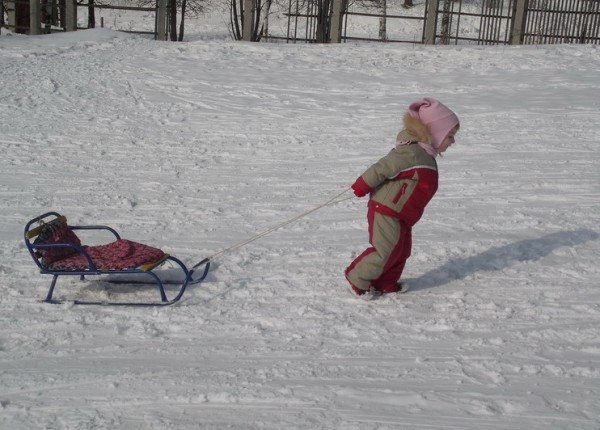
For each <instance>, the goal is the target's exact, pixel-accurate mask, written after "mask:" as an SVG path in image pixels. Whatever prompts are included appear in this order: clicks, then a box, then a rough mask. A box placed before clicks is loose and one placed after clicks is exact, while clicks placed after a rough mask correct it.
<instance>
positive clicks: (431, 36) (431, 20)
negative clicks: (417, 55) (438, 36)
mask: <svg viewBox="0 0 600 430" xmlns="http://www.w3.org/2000/svg"><path fill="white" fill-rule="evenodd" d="M438 4H439V0H427V15H426V16H425V37H424V40H423V42H424V43H425V44H427V45H434V44H435V32H436V29H437V12H438Z"/></svg>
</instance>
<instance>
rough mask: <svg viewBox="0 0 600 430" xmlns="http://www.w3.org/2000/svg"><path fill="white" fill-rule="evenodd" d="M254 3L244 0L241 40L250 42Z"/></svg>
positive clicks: (250, 0)
mask: <svg viewBox="0 0 600 430" xmlns="http://www.w3.org/2000/svg"><path fill="white" fill-rule="evenodd" d="M253 12H254V1H253V0H244V20H243V22H242V40H245V41H246V42H252V23H253V22H254V19H253V17H254V13H253Z"/></svg>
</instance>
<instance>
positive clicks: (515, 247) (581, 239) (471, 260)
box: [410, 229, 600, 290]
mask: <svg viewBox="0 0 600 430" xmlns="http://www.w3.org/2000/svg"><path fill="white" fill-rule="evenodd" d="M599 237H600V235H599V234H598V233H596V232H595V231H592V230H587V229H582V230H574V231H561V232H557V233H551V234H547V235H545V236H542V237H540V238H538V239H527V240H521V241H518V242H515V243H511V244H509V245H505V246H499V247H495V248H491V249H489V250H488V251H485V252H483V253H481V254H479V255H475V256H472V257H468V258H455V259H451V260H449V261H448V262H447V263H445V264H444V265H443V266H440V267H437V268H435V269H433V270H430V271H429V272H427V273H425V274H423V275H422V276H421V277H419V278H414V279H412V280H411V281H410V283H411V285H412V287H414V289H415V290H419V289H425V288H433V287H439V286H441V285H444V284H447V283H449V282H452V281H456V280H460V279H464V278H466V277H467V276H469V275H471V274H473V273H477V272H482V271H488V272H493V271H500V270H502V269H504V268H506V267H509V266H512V265H513V264H517V263H522V262H526V261H537V260H540V259H542V258H544V257H546V256H547V255H548V254H550V253H551V252H552V251H554V250H555V249H557V248H560V247H565V246H567V247H574V246H577V245H580V244H582V243H585V242H589V241H591V240H596V239H598V238H599Z"/></svg>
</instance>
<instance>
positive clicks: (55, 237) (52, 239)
mask: <svg viewBox="0 0 600 430" xmlns="http://www.w3.org/2000/svg"><path fill="white" fill-rule="evenodd" d="M56 243H65V244H71V245H78V246H81V241H80V240H79V238H78V237H77V235H76V234H75V233H73V230H71V229H70V228H69V226H68V225H67V219H66V218H65V217H64V216H61V217H58V218H56V219H53V220H52V221H50V222H48V223H46V224H45V225H44V228H43V229H42V231H41V232H40V234H39V235H38V237H37V238H36V239H35V241H34V242H33V244H34V245H48V244H56ZM36 251H37V253H38V254H39V255H41V256H42V264H43V265H44V266H49V265H51V264H52V263H54V262H55V261H58V260H62V259H63V258H66V257H68V256H70V255H73V254H76V253H77V250H75V249H73V248H71V247H68V246H64V247H63V246H61V247H53V248H42V249H37V250H36Z"/></svg>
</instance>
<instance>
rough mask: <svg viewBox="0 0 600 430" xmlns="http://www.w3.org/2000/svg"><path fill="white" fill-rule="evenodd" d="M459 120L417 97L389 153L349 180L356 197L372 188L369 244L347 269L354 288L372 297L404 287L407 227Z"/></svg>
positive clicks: (429, 191)
mask: <svg viewBox="0 0 600 430" xmlns="http://www.w3.org/2000/svg"><path fill="white" fill-rule="evenodd" d="M458 129H459V121H458V117H457V116H456V114H455V113H454V112H452V111H451V110H450V109H448V108H447V107H446V106H444V105H443V104H442V103H440V102H439V101H437V100H435V99H432V98H424V99H421V100H417V101H415V102H413V103H411V105H410V106H409V108H408V111H407V112H406V114H405V115H404V129H403V130H402V131H401V132H400V133H399V134H398V137H397V138H396V146H395V148H393V149H392V150H391V151H390V152H389V154H388V155H386V156H385V157H383V158H382V159H381V160H379V161H378V162H377V163H375V164H373V165H372V166H371V167H369V168H368V169H367V170H366V171H365V172H364V173H363V174H362V175H361V176H360V177H359V178H358V179H357V180H356V181H355V182H354V184H353V185H352V190H353V191H354V194H355V195H356V196H357V197H363V196H365V195H367V194H368V193H370V194H371V195H370V199H369V204H368V212H367V221H368V224H369V243H370V244H371V247H369V248H367V249H366V250H365V251H364V252H363V253H362V254H360V255H359V256H358V257H357V258H356V259H355V260H354V261H353V262H352V264H350V266H348V268H347V269H346V272H345V275H346V279H347V280H348V282H350V286H351V289H352V291H353V292H354V293H355V294H356V295H358V296H362V298H366V299H371V298H373V297H375V296H378V295H380V294H382V293H394V292H398V291H399V292H403V291H402V290H403V289H405V288H406V287H405V286H404V285H402V284H400V283H398V280H399V279H400V276H401V275H402V270H403V269H404V264H405V263H406V260H407V259H408V257H409V256H410V251H411V247H412V236H411V228H412V226H413V225H415V224H416V222H417V221H419V219H420V218H421V215H423V211H424V209H425V206H427V203H429V200H431V198H432V197H433V195H434V194H435V192H436V190H437V187H438V171H437V164H436V161H435V157H436V156H437V155H438V154H440V153H442V152H444V151H446V149H448V147H449V146H450V145H452V144H453V143H454V135H455V134H456V133H457V132H458Z"/></svg>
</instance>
